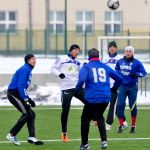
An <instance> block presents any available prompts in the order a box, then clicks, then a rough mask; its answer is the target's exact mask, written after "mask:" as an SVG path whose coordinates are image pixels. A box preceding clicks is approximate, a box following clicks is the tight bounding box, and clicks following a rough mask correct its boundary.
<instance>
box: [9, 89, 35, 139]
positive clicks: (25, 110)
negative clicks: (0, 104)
mask: <svg viewBox="0 0 150 150" xmlns="http://www.w3.org/2000/svg"><path fill="white" fill-rule="evenodd" d="M7 97H8V99H9V101H10V103H12V104H13V105H14V106H15V107H16V108H17V110H18V111H20V112H21V114H22V115H21V117H20V118H19V119H18V121H17V123H16V124H15V125H14V126H13V127H12V129H11V130H10V133H11V134H12V135H14V136H16V135H17V134H18V132H19V131H20V130H21V129H22V127H23V126H24V124H25V123H27V127H28V131H29V137H35V127H34V120H35V113H34V112H33V110H32V109H31V107H26V105H25V103H24V101H23V100H22V99H21V97H20V95H19V92H18V91H17V90H8V91H7Z"/></svg>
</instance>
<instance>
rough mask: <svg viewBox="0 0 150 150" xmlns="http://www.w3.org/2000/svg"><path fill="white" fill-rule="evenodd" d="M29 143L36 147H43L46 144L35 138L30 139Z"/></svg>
mask: <svg viewBox="0 0 150 150" xmlns="http://www.w3.org/2000/svg"><path fill="white" fill-rule="evenodd" d="M28 143H30V144H35V145H43V144H44V142H42V141H39V140H38V139H36V138H35V137H29V138H28Z"/></svg>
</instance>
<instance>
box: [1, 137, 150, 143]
mask: <svg viewBox="0 0 150 150" xmlns="http://www.w3.org/2000/svg"><path fill="white" fill-rule="evenodd" d="M99 140H100V139H99V138H96V139H89V141H99ZM131 140H132V141H137V140H150V138H108V141H131ZM42 141H43V142H62V140H60V139H59V140H58V139H55V140H42ZM73 141H81V139H70V142H73ZM19 142H21V143H27V141H19ZM5 143H11V142H10V141H0V144H5Z"/></svg>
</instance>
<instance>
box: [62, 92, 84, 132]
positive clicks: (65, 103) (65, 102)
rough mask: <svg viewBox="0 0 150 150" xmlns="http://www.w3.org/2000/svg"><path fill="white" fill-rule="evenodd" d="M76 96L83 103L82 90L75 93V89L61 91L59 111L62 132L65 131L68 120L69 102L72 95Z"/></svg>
mask: <svg viewBox="0 0 150 150" xmlns="http://www.w3.org/2000/svg"><path fill="white" fill-rule="evenodd" d="M73 96H74V97H76V98H78V99H79V100H81V101H82V102H83V103H84V90H83V89H82V91H81V92H80V93H77V92H76V91H75V89H69V90H63V91H62V97H61V102H62V113H61V125H62V132H64V133H65V132H67V121H68V114H69V110H70V104H71V100H72V97H73Z"/></svg>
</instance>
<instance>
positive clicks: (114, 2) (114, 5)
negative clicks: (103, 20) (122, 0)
mask: <svg viewBox="0 0 150 150" xmlns="http://www.w3.org/2000/svg"><path fill="white" fill-rule="evenodd" d="M107 6H108V7H109V8H110V9H111V10H116V9H118V8H119V0H108V1H107Z"/></svg>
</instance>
